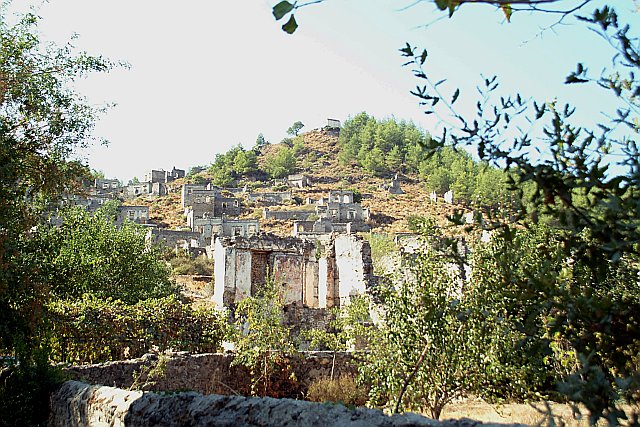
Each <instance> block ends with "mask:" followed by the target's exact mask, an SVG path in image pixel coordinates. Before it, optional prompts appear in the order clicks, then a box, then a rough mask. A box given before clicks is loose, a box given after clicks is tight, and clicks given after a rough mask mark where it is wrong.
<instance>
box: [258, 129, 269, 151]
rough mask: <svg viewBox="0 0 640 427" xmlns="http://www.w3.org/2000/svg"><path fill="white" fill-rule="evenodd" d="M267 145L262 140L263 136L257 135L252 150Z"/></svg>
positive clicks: (265, 141) (264, 140)
mask: <svg viewBox="0 0 640 427" xmlns="http://www.w3.org/2000/svg"><path fill="white" fill-rule="evenodd" d="M267 144H269V143H268V142H267V140H266V139H264V135H263V134H261V133H259V134H258V137H257V138H256V143H255V145H254V149H257V150H260V149H261V148H262V147H264V146H265V145H267Z"/></svg>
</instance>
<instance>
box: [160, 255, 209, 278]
mask: <svg viewBox="0 0 640 427" xmlns="http://www.w3.org/2000/svg"><path fill="white" fill-rule="evenodd" d="M169 263H170V264H171V268H172V269H173V274H188V275H200V276H211V275H213V260H211V259H208V258H206V257H204V256H199V257H196V258H191V257H190V256H177V257H174V258H172V259H170V260H169Z"/></svg>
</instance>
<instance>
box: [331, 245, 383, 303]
mask: <svg viewBox="0 0 640 427" xmlns="http://www.w3.org/2000/svg"><path fill="white" fill-rule="evenodd" d="M334 248H335V264H336V269H337V271H338V277H339V280H338V297H339V298H340V305H341V306H342V305H345V304H349V301H350V299H351V298H352V297H353V296H356V295H364V294H365V293H366V291H367V284H368V283H370V282H371V279H372V276H373V264H372V262H371V247H370V246H369V242H367V241H366V240H364V239H363V238H362V237H359V236H355V235H350V234H348V235H344V234H343V235H338V236H336V238H335V240H334Z"/></svg>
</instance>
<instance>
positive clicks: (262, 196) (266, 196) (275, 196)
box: [247, 191, 292, 205]
mask: <svg viewBox="0 0 640 427" xmlns="http://www.w3.org/2000/svg"><path fill="white" fill-rule="evenodd" d="M291 198H292V196H291V191H283V192H273V193H249V194H247V200H248V201H249V202H260V203H262V204H264V205H279V204H281V203H284V202H287V201H290V200H291Z"/></svg>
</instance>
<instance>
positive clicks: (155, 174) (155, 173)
mask: <svg viewBox="0 0 640 427" xmlns="http://www.w3.org/2000/svg"><path fill="white" fill-rule="evenodd" d="M184 175H185V172H184V170H182V169H176V168H175V166H174V167H173V169H171V171H165V170H163V169H160V170H155V169H153V170H151V171H150V172H147V173H145V174H144V178H143V180H142V181H144V182H152V183H163V184H166V183H168V182H171V181H175V180H176V179H179V178H184Z"/></svg>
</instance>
